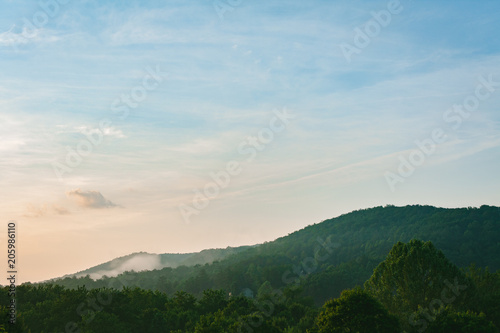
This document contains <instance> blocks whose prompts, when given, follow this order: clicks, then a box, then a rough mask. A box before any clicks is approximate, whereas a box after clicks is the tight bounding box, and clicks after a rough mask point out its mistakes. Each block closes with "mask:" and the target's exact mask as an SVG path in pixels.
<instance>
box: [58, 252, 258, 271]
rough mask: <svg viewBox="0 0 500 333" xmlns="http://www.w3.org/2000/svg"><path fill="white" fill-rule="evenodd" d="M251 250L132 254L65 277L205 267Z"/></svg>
mask: <svg viewBox="0 0 500 333" xmlns="http://www.w3.org/2000/svg"><path fill="white" fill-rule="evenodd" d="M249 248H250V246H240V247H235V248H234V247H227V248H225V249H209V250H203V251H201V252H196V253H163V254H153V253H147V252H139V253H132V254H129V255H127V256H123V257H120V258H116V259H113V260H111V261H108V262H105V263H103V264H100V265H97V266H94V267H91V268H88V269H86V270H84V271H80V272H77V273H75V274H68V275H65V276H64V277H76V278H79V277H84V276H87V275H89V276H90V278H91V279H100V278H102V277H105V276H106V277H114V276H117V275H119V274H121V273H124V272H141V271H152V270H155V269H162V268H165V267H171V268H176V267H178V266H181V265H183V266H194V265H204V264H210V263H212V262H213V261H215V260H221V259H224V258H226V257H227V256H229V255H232V254H235V253H239V252H241V251H244V250H246V249H249ZM64 277H63V278H64Z"/></svg>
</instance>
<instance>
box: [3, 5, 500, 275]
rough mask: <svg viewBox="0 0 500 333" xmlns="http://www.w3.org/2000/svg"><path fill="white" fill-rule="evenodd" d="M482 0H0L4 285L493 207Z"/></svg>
mask: <svg viewBox="0 0 500 333" xmlns="http://www.w3.org/2000/svg"><path fill="white" fill-rule="evenodd" d="M499 17H500V2H498V1H496V0H493V1H459V0H457V1H447V0H441V1H437V0H435V1H424V0H420V1H419V0H400V1H397V0H390V1H378V0H377V1H353V0H349V1H347V0H338V1H332V0H328V1H326V0H313V1H296V0H290V1H248V0H215V1H213V0H202V1H198V0H193V1H186V0H176V1H170V0H163V1H153V0H144V1H138V0H137V1H133V0H132V1H118V0H100V1H97V0H79V1H76V0H42V1H40V2H38V1H28V0H22V1H3V2H2V3H1V4H0V186H1V190H0V221H2V222H1V223H0V225H3V227H1V228H0V239H2V242H1V244H4V245H3V247H4V251H5V252H4V253H5V254H4V255H3V256H2V257H5V260H2V263H1V266H0V268H1V269H3V270H4V271H6V270H7V268H6V261H7V260H6V258H7V255H6V246H5V240H6V239H7V225H8V222H9V221H11V220H13V221H16V225H17V227H16V228H17V256H18V258H17V259H18V277H19V280H20V282H25V281H33V282H35V281H42V280H46V279H50V278H55V277H59V276H62V275H64V274H69V273H75V272H77V271H80V270H84V269H86V268H89V267H91V266H95V265H97V264H100V263H103V262H106V261H108V260H111V259H113V258H116V257H119V256H123V255H127V254H130V253H133V252H139V251H145V252H150V253H181V252H195V251H200V250H203V249H207V248H225V247H227V246H239V245H250V244H258V243H262V242H266V241H272V240H274V239H276V238H278V237H281V236H285V235H287V234H289V233H291V232H293V231H295V230H298V229H301V228H303V227H305V226H307V225H310V224H314V223H319V222H321V221H323V220H325V219H329V218H332V217H336V216H339V215H341V214H345V213H348V212H350V211H353V210H358V209H364V208H370V207H375V206H383V205H387V204H392V205H397V206H401V205H408V204H421V205H434V206H438V207H469V206H473V207H476V206H480V205H483V204H486V205H496V206H498V205H500V192H499V191H498V189H499V188H500V177H499V176H500V169H499V168H498V165H500V113H499V105H500V67H499V62H500V35H499V34H498V31H499V28H500V22H499V20H498V18H499Z"/></svg>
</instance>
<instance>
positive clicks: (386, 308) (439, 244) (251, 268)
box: [0, 206, 500, 333]
mask: <svg viewBox="0 0 500 333" xmlns="http://www.w3.org/2000/svg"><path fill="white" fill-rule="evenodd" d="M498 212H499V209H498V208H497V207H489V206H482V207H481V208H471V209H441V208H435V207H428V206H408V207H393V206H388V207H384V208H382V207H377V208H373V209H367V210H360V211H356V212H353V213H350V214H346V215H343V216H340V217H338V218H335V219H332V220H328V221H324V222H322V223H320V224H317V225H313V226H310V227H307V228H304V229H302V230H300V231H297V232H295V233H292V234H290V235H288V236H286V237H283V238H280V239H277V240H276V241H274V242H269V243H265V244H262V245H259V246H256V247H251V248H248V249H246V250H244V251H240V252H239V253H234V254H233V255H230V256H227V257H225V258H224V259H222V260H220V261H216V262H214V263H212V264H204V265H195V266H192V267H187V266H179V267H177V268H164V269H162V270H157V271H150V272H139V273H133V272H126V273H124V274H122V275H120V276H118V277H113V278H105V279H101V280H96V281H94V280H92V279H90V277H82V278H78V279H76V278H66V279H63V280H57V281H56V282H57V284H37V285H32V284H24V285H21V286H18V288H17V304H18V309H17V310H18V325H16V327H15V328H14V329H16V330H17V331H19V332H29V330H31V332H63V331H65V330H67V327H70V328H74V329H75V330H77V329H79V330H80V331H81V332H85V333H87V332H106V331H109V332H134V333H135V332H176V333H179V332H190V333H192V332H263V333H265V332H288V333H290V332H292V333H296V332H306V331H307V332H311V333H312V332H334V330H333V329H335V330H338V329H342V328H343V329H344V331H352V332H354V331H356V330H357V331H359V332H363V330H365V328H366V326H370V328H371V330H370V332H376V330H379V331H384V332H391V331H392V330H393V329H394V327H397V325H398V323H397V322H396V321H394V320H395V319H394V316H393V315H396V316H397V317H398V318H399V319H400V323H401V324H402V326H403V327H404V328H405V329H406V331H407V332H417V331H418V330H419V329H421V328H422V327H424V326H425V327H426V328H427V326H428V327H429V329H431V328H432V327H434V326H435V328H436V330H438V331H439V329H441V331H443V330H444V329H445V328H443V327H454V326H446V325H451V324H452V323H456V322H457V323H461V324H463V325H464V327H475V325H476V326H477V328H478V329H481V330H482V329H483V328H484V329H485V332H490V331H488V330H489V329H491V327H493V329H496V327H495V326H491V325H497V326H498V325H499V323H498V320H499V318H500V314H499V304H500V272H499V271H497V272H495V273H490V271H489V270H488V269H485V268H484V267H486V266H489V267H490V268H491V269H492V270H493V271H494V270H496V269H498V268H499V267H500V261H499V260H500V259H499V257H498V255H497V254H498V253H500V243H499V242H498V239H500V233H499V230H500V228H498V224H499V221H500V214H498ZM413 238H420V239H425V240H431V241H432V243H431V242H423V241H410V240H411V239H413ZM402 242H407V243H402ZM434 244H436V247H435V246H434ZM391 248H392V250H391ZM437 248H439V249H440V250H437ZM441 250H442V251H441ZM387 253H389V255H387ZM472 262H475V263H476V266H470V267H469V268H468V269H467V270H460V269H459V268H457V266H455V265H458V266H460V267H466V266H467V265H470V263H472ZM374 269H375V270H374ZM370 276H371V277H370ZM363 283H365V284H364V285H365V288H366V292H363V291H361V290H360V289H355V290H350V291H344V293H341V292H342V291H343V290H349V289H351V288H353V287H355V286H356V285H363ZM464 286H466V288H465V287H464ZM153 290H154V291H153ZM243 290H252V291H253V292H254V294H255V296H256V298H255V299H252V298H246V297H243V296H242V295H241V294H242V291H243ZM6 295H7V289H6V288H0V296H2V297H0V311H4V312H5V309H6V306H8V303H7V301H8V297H7V296H6ZM332 298H336V299H333V300H332V301H329V302H328V303H326V304H325V306H324V307H323V308H319V305H320V304H323V303H324V301H326V300H328V299H332ZM445 305H448V308H447V311H450V312H444V310H443V307H444V306H445ZM2 309H3V310H2ZM480 313H484V314H480ZM339 318H345V320H343V321H342V320H340V319H339ZM490 321H491V322H493V323H491V324H490ZM389 323H392V324H389ZM2 324H4V327H6V329H7V330H8V331H9V332H11V331H12V332H14V331H13V330H11V329H9V328H8V327H7V326H6V325H5V323H4V322H0V325H2ZM424 324H425V325H424ZM438 324H439V325H441V324H442V325H441V326H439V325H438ZM24 325H25V326H24ZM67 325H69V326H67ZM329 325H330V326H329ZM334 325H335V326H334ZM339 325H340V326H339ZM342 325H343V326H342ZM433 325H434V326H433ZM337 326H339V327H341V328H338V327H337ZM28 328H29V329H28ZM471 329H472V328H471ZM320 330H321V331H320ZM429 332H430V331H429ZM443 332H444V331H443Z"/></svg>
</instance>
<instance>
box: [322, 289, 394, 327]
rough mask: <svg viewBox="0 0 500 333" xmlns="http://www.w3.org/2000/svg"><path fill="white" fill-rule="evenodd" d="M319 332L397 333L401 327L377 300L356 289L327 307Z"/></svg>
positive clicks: (326, 305)
mask: <svg viewBox="0 0 500 333" xmlns="http://www.w3.org/2000/svg"><path fill="white" fill-rule="evenodd" d="M317 332H318V333H335V332H359V333H365V332H366V333H377V332H380V333H382V332H383V333H391V332H394V333H397V332H399V323H398V320H397V319H396V317H394V316H392V315H390V314H389V313H388V312H387V310H386V309H385V308H384V307H382V305H381V304H380V303H379V302H378V301H377V300H376V299H375V298H373V297H372V296H370V295H369V294H368V293H366V292H365V291H363V290H362V289H360V288H356V289H353V290H346V291H344V292H342V295H341V296H340V297H339V298H337V299H333V300H330V301H328V302H326V303H325V305H324V306H323V310H322V311H321V313H320V314H319V316H318V319H317Z"/></svg>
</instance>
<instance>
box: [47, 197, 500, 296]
mask: <svg viewBox="0 0 500 333" xmlns="http://www.w3.org/2000/svg"><path fill="white" fill-rule="evenodd" d="M411 239H421V240H424V241H432V242H433V243H434V244H435V245H436V247H438V248H439V249H441V250H442V251H443V253H444V254H445V255H446V256H447V257H448V258H449V259H450V261H451V262H453V263H454V264H456V265H457V266H459V267H467V266H469V265H470V264H471V263H475V264H476V265H477V266H479V267H487V266H488V267H489V268H490V269H492V270H496V269H498V268H500V257H499V256H498V255H497V254H498V253H500V243H499V242H498V239H500V208H499V207H495V206H486V205H483V206H481V207H480V208H472V207H469V208H454V209H447V208H437V207H432V206H420V205H416V206H405V207H395V206H385V207H375V208H370V209H363V210H358V211H354V212H351V213H349V214H345V215H342V216H339V217H337V218H333V219H329V220H325V221H323V222H321V223H318V224H314V225H310V226H308V227H306V228H304V229H301V230H298V231H296V232H293V233H291V234H289V235H287V236H284V237H281V238H278V239H276V240H275V241H273V242H267V243H264V244H260V245H256V246H253V247H239V248H234V249H231V248H230V249H225V250H205V251H202V252H200V253H197V254H189V255H173V257H171V256H172V255H166V257H165V258H177V259H178V261H176V263H175V264H177V265H180V266H177V267H174V266H172V267H165V268H162V269H157V270H155V271H147V270H146V271H142V272H135V273H134V272H126V273H122V274H120V275H118V276H117V277H113V278H104V279H99V280H97V281H94V280H93V279H92V274H102V271H108V272H112V271H114V270H115V269H116V267H122V268H125V267H130V266H128V264H127V263H129V262H131V263H135V262H137V263H138V262H140V260H141V258H144V259H145V262H144V265H143V266H140V267H142V268H145V269H147V267H151V266H148V265H150V263H151V262H153V263H154V264H155V265H158V262H159V258H158V257H155V255H151V254H146V253H143V254H134V255H131V256H127V257H123V258H118V259H115V260H113V261H111V262H110V263H106V264H103V265H99V266H96V267H94V268H92V269H89V270H87V271H84V272H80V273H78V274H77V276H76V277H71V278H70V277H65V278H63V279H58V280H55V281H53V282H55V283H57V284H60V285H63V286H67V287H70V288H77V287H78V286H82V285H85V286H87V287H90V288H97V287H104V286H110V285H113V286H119V285H125V286H138V287H141V288H146V289H152V290H160V291H163V292H166V293H167V294H169V295H173V294H174V293H175V292H176V291H179V290H183V291H187V292H190V293H193V294H195V295H201V293H202V292H203V290H205V289H208V288H216V289H218V288H221V289H224V290H227V291H228V292H231V293H233V294H239V293H242V292H243V291H245V290H246V292H248V290H251V291H252V292H253V293H254V294H256V293H257V292H258V290H259V289H260V288H261V287H262V285H263V284H265V283H269V284H270V285H272V286H273V287H276V288H280V287H283V286H286V285H287V284H289V283H290V282H293V283H294V284H295V283H299V282H300V284H301V285H302V287H303V288H304V291H305V293H306V294H307V295H308V296H310V297H312V298H313V299H314V300H315V301H316V303H317V304H321V303H322V302H324V301H325V300H326V299H328V298H331V297H337V296H338V295H339V294H340V292H341V291H342V290H344V289H346V288H352V287H354V286H355V285H356V284H362V283H363V282H364V281H365V280H366V279H367V278H368V277H370V275H371V274H372V273H373V269H374V268H375V267H376V265H377V264H378V263H380V261H382V260H384V258H385V256H386V255H387V253H388V252H389V250H390V249H391V247H392V246H393V245H394V244H395V243H397V242H398V241H403V242H407V241H409V240H411ZM208 254H210V255H208ZM215 254H217V256H218V258H219V259H216V260H215V261H213V262H212V261H211V260H212V259H215V257H216V256H215ZM207 258H210V260H207ZM130 260H131V261H130ZM169 260H171V259H169ZM166 262H167V261H166V260H165V261H164V263H166ZM173 262H174V261H170V263H173ZM203 262H205V263H203ZM210 262H211V263H210ZM187 264H189V265H191V266H190V267H187V266H188V265H187ZM192 264H194V266H193V265H192ZM153 269H156V266H155V268H153ZM84 274H89V275H90V276H89V277H85V276H84ZM95 276H97V275H95ZM95 276H94V277H95Z"/></svg>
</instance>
